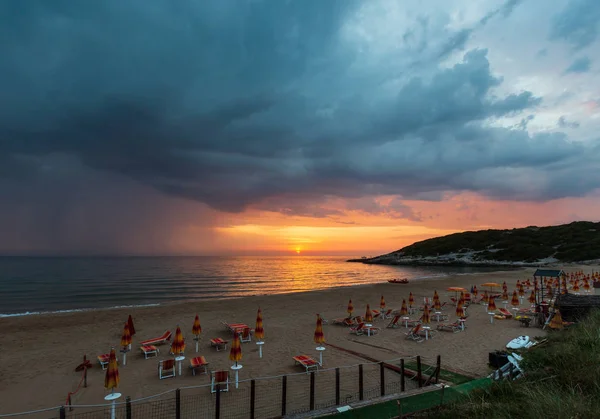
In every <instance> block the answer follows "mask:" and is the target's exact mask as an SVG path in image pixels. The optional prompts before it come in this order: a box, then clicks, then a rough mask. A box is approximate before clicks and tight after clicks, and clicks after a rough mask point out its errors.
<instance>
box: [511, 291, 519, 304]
mask: <svg viewBox="0 0 600 419" xmlns="http://www.w3.org/2000/svg"><path fill="white" fill-rule="evenodd" d="M510 305H511V306H513V307H517V306H518V305H519V297H518V296H517V290H514V291H513V295H512V299H511V300H510Z"/></svg>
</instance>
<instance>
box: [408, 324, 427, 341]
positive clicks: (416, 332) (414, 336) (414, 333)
mask: <svg viewBox="0 0 600 419" xmlns="http://www.w3.org/2000/svg"><path fill="white" fill-rule="evenodd" d="M420 332H421V324H417V325H416V326H415V327H413V328H412V329H410V330H409V331H408V332H406V333H405V334H406V339H408V340H414V341H415V342H423V341H424V340H425V339H423V337H422V336H421V334H420Z"/></svg>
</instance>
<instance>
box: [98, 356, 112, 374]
mask: <svg viewBox="0 0 600 419" xmlns="http://www.w3.org/2000/svg"><path fill="white" fill-rule="evenodd" d="M109 359H110V354H102V355H98V362H99V363H100V366H101V367H102V369H103V370H105V369H106V366H107V365H108V360H109Z"/></svg>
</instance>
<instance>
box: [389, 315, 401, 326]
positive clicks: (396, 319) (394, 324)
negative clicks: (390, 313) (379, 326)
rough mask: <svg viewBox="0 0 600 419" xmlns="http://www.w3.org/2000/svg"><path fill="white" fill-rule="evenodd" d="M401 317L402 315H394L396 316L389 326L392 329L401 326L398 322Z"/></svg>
mask: <svg viewBox="0 0 600 419" xmlns="http://www.w3.org/2000/svg"><path fill="white" fill-rule="evenodd" d="M401 317H402V316H400V315H398V314H396V315H395V316H394V318H393V319H392V321H391V322H390V323H389V324H388V325H387V327H388V328H390V329H394V328H396V327H400V324H398V322H399V321H400V318H401Z"/></svg>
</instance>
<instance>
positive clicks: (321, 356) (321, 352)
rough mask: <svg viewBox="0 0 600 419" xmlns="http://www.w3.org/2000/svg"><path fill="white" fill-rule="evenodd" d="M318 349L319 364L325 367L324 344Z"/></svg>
mask: <svg viewBox="0 0 600 419" xmlns="http://www.w3.org/2000/svg"><path fill="white" fill-rule="evenodd" d="M316 349H317V351H319V366H320V367H323V351H324V350H325V347H324V346H317V348H316Z"/></svg>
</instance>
